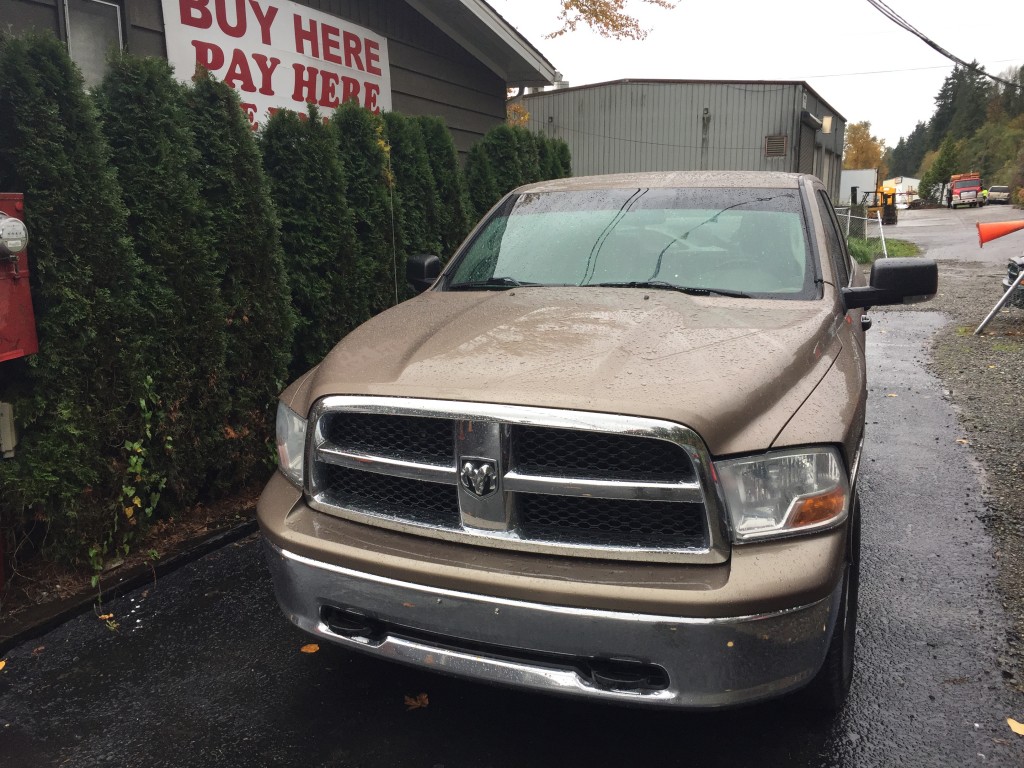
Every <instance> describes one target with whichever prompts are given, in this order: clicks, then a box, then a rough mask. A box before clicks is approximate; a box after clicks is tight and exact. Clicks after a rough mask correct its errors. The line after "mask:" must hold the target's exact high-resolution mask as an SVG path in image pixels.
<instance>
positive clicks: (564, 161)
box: [554, 139, 572, 179]
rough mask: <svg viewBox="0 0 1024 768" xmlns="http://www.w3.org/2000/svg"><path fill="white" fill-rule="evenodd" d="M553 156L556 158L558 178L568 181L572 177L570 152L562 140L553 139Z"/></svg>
mask: <svg viewBox="0 0 1024 768" xmlns="http://www.w3.org/2000/svg"><path fill="white" fill-rule="evenodd" d="M554 147H555V156H556V157H557V158H558V162H557V168H558V171H559V174H560V175H559V176H558V178H560V179H568V178H570V177H571V176H572V150H570V149H569V145H568V144H566V143H565V141H563V140H562V139H554Z"/></svg>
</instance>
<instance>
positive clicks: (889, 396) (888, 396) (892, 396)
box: [886, 395, 899, 397]
mask: <svg viewBox="0 0 1024 768" xmlns="http://www.w3.org/2000/svg"><path fill="white" fill-rule="evenodd" d="M886 397H899V395H886Z"/></svg>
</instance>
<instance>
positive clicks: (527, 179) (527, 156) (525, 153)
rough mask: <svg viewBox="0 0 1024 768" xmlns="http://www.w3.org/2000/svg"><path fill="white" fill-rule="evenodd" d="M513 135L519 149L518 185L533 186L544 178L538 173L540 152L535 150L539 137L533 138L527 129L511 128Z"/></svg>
mask: <svg viewBox="0 0 1024 768" xmlns="http://www.w3.org/2000/svg"><path fill="white" fill-rule="evenodd" d="M512 132H513V133H514V134H515V137H516V143H517V145H518V147H519V167H520V172H521V174H522V175H521V176H520V179H519V183H520V184H533V183H535V182H538V181H540V180H541V179H543V178H544V177H543V176H542V175H541V171H540V152H539V151H538V149H537V140H538V139H540V138H541V137H540V136H534V134H532V133H531V132H530V131H529V130H528V129H527V128H522V127H518V128H512Z"/></svg>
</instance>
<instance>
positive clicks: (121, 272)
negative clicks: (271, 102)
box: [0, 35, 148, 562]
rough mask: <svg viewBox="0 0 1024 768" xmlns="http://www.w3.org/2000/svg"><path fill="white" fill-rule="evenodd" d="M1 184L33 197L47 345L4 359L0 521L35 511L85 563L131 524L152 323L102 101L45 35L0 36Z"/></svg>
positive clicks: (58, 548)
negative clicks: (130, 474)
mask: <svg viewBox="0 0 1024 768" xmlns="http://www.w3.org/2000/svg"><path fill="white" fill-rule="evenodd" d="M0 189H3V190H4V191H12V192H23V193H24V194H25V218H26V223H27V225H28V228H29V237H30V249H29V256H30V264H31V268H32V272H31V287H32V300H33V304H34V310H35V315H36V318H37V328H38V333H39V342H40V346H39V354H37V355H33V356H32V357H29V358H26V359H23V360H18V361H10V362H5V363H0V371H2V376H0V400H5V401H12V402H13V403H14V407H15V416H16V419H17V427H18V431H19V435H20V438H21V441H20V443H19V445H18V451H17V455H16V457H15V458H13V459H7V460H4V461H0V488H2V489H3V492H2V493H0V528H2V529H3V531H6V532H7V534H8V535H10V532H11V531H12V529H15V528H20V527H21V526H22V525H23V524H24V523H25V521H26V519H28V518H29V517H30V518H31V519H32V520H34V521H38V522H40V523H42V525H43V527H45V529H46V540H45V545H46V546H47V549H48V552H49V554H50V555H51V556H52V557H54V558H55V559H58V560H64V561H68V562H76V561H82V560H85V559H86V558H87V556H88V555H87V553H88V551H89V550H90V549H98V548H100V547H102V546H103V545H104V544H107V545H109V547H111V548H112V547H113V546H120V545H121V544H122V543H123V541H124V535H125V533H126V532H127V531H128V530H129V529H130V528H131V527H132V526H131V523H130V520H129V518H127V517H125V516H124V514H123V511H122V509H121V507H120V506H119V504H118V503H117V502H118V501H119V500H120V497H121V488H122V485H123V481H124V479H125V471H126V469H127V463H128V456H127V454H126V451H125V449H124V445H125V443H126V441H129V440H132V441H134V440H137V439H140V438H141V437H142V434H141V431H142V423H141V419H140V414H139V410H138V408H137V407H136V406H135V405H134V404H135V403H136V401H137V399H138V398H139V397H140V396H141V394H142V391H143V390H142V386H143V384H142V381H143V377H142V375H141V374H142V373H144V370H143V368H142V367H141V361H140V346H141V343H142V335H143V334H144V333H146V332H148V323H147V322H146V318H145V316H144V313H143V312H142V311H141V310H140V307H139V305H138V304H137V290H138V287H139V282H140V272H141V264H140V263H139V261H138V260H137V258H136V256H135V253H134V251H133V249H132V244H131V241H130V239H129V238H128V237H127V234H126V211H125V208H124V206H123V204H122V202H121V190H120V187H119V186H118V182H117V177H116V175H115V173H114V171H113V168H112V166H111V163H110V152H109V150H108V148H107V144H106V142H105V140H104V138H103V135H102V133H101V130H100V126H99V122H98V119H97V114H96V110H95V108H94V106H93V104H92V103H91V102H90V100H89V99H88V98H87V96H86V94H85V90H84V86H83V81H82V77H81V74H80V73H79V72H78V70H77V68H75V66H74V65H73V64H72V63H71V60H70V59H69V57H68V54H67V50H66V49H65V47H64V45H63V44H61V43H60V42H59V41H57V40H56V39H55V38H53V37H52V36H50V35H29V36H27V37H24V38H2V37H0ZM132 515H133V517H134V512H133V513H132ZM0 533H2V531H0ZM3 544H4V542H3V540H2V538H0V546H3Z"/></svg>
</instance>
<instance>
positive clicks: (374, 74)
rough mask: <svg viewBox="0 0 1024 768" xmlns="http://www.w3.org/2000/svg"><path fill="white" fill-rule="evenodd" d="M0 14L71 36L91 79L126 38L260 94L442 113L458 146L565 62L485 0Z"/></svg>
mask: <svg viewBox="0 0 1024 768" xmlns="http://www.w3.org/2000/svg"><path fill="white" fill-rule="evenodd" d="M0 26H2V27H3V28H4V30H5V31H7V30H10V31H13V32H15V33H18V32H26V31H29V30H45V31H49V32H52V33H53V34H55V35H57V37H59V38H60V39H61V40H63V41H65V42H66V43H67V44H68V48H69V50H70V52H71V57H72V59H74V61H75V63H76V64H78V66H79V68H80V69H81V70H82V72H83V74H84V75H85V79H86V83H87V84H88V85H95V84H96V83H98V82H99V81H100V79H101V78H102V76H103V73H104V71H105V70H106V56H107V53H108V52H109V51H110V49H111V48H114V47H118V48H123V49H125V50H127V51H128V52H129V53H132V54H137V55H141V56H160V57H165V58H167V59H169V60H170V62H171V63H172V64H173V65H175V70H176V72H177V75H178V77H179V78H181V79H182V80H185V79H187V78H189V77H191V75H192V73H193V71H194V69H195V64H196V62H197V61H202V62H203V63H204V64H205V65H206V66H207V69H209V70H210V71H211V72H213V74H214V75H215V76H216V77H217V78H218V79H221V80H224V81H225V82H228V83H229V84H231V85H232V86H233V87H235V88H236V89H237V90H238V91H239V93H240V95H241V97H242V102H243V106H244V105H245V104H246V103H250V104H251V105H252V107H253V108H252V110H250V111H251V114H250V120H251V121H252V123H253V126H254V127H258V125H259V123H260V122H261V121H262V120H263V119H265V117H266V114H267V110H268V109H272V108H279V107H288V108H291V109H296V110H298V111H304V109H305V103H306V102H307V101H314V102H317V103H319V104H320V106H321V108H322V109H323V110H326V111H329V110H330V109H332V108H333V107H334V106H337V104H336V102H338V101H339V100H346V99H347V98H349V97H355V98H359V100H360V101H361V102H362V103H364V105H366V106H369V107H371V108H375V109H376V108H381V109H393V110H395V111H398V112H402V113H404V114H407V115H439V116H441V117H442V118H444V120H445V122H446V123H447V125H448V128H449V130H450V131H451V132H452V135H453V137H454V139H455V143H456V146H457V148H458V149H459V150H460V151H461V152H466V151H468V150H469V148H470V146H472V144H473V143H474V142H475V141H476V140H478V139H479V138H480V137H481V136H482V135H483V134H484V133H486V132H487V131H488V130H489V129H491V128H493V127H494V126H496V125H500V124H501V123H503V122H504V121H505V99H506V88H507V87H513V86H541V85H547V84H550V83H552V82H554V81H555V80H556V79H557V73H556V72H555V69H554V67H553V66H552V65H551V63H550V62H548V61H547V59H545V58H544V56H543V55H541V54H540V53H539V52H538V51H537V49H536V48H534V47H533V46H532V45H531V44H530V43H529V42H528V41H527V40H526V39H525V38H523V37H522V35H520V34H519V33H518V32H517V31H516V30H515V29H513V28H512V26H511V25H510V24H508V22H506V21H505V20H504V19H503V18H502V17H501V16H500V15H499V14H498V13H496V12H495V10H494V9H493V8H491V6H489V5H488V4H487V3H486V2H484V1H483V0H299V2H292V1H291V0H0Z"/></svg>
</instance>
